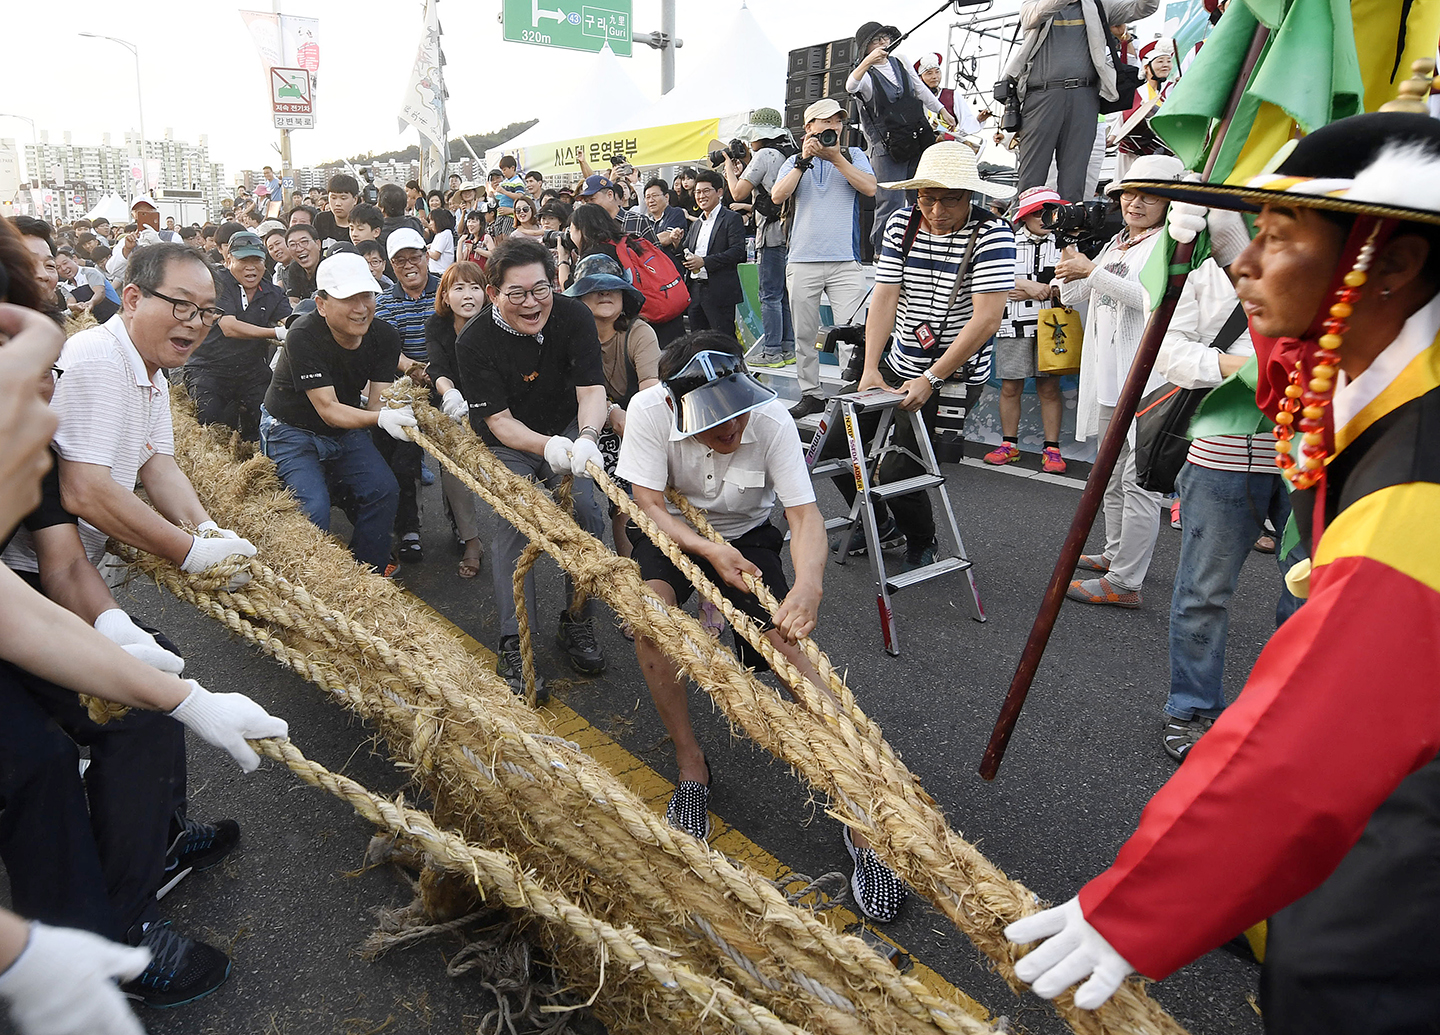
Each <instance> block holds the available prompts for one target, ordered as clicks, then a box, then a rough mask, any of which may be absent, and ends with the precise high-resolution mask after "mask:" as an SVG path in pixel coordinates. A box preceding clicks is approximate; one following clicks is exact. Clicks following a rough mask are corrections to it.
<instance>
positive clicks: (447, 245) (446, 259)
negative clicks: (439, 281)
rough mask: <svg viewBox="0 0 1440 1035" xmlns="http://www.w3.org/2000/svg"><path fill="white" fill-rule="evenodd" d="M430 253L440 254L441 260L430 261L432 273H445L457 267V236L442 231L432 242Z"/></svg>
mask: <svg viewBox="0 0 1440 1035" xmlns="http://www.w3.org/2000/svg"><path fill="white" fill-rule="evenodd" d="M429 251H432V252H439V253H440V258H438V259H435V258H432V259H431V260H430V272H431V273H444V272H445V271H446V270H448V269H449V268H450V267H451V266H453V265H455V235H454V234H453V233H451V232H450V231H449V230H441V231H440V232H439V233H438V234H436V235H435V240H433V241H431V242H430V248H429Z"/></svg>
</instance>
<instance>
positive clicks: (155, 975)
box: [120, 923, 230, 1009]
mask: <svg viewBox="0 0 1440 1035" xmlns="http://www.w3.org/2000/svg"><path fill="white" fill-rule="evenodd" d="M136 944H137V945H139V946H141V947H142V948H146V949H149V950H150V953H151V959H150V965H149V966H148V967H146V968H145V971H144V973H142V974H141V975H140V976H139V977H137V978H135V979H134V980H133V981H127V982H125V984H123V985H121V986H120V991H122V992H124V993H125V995H126V997H128V998H130V999H138V1000H139V1001H140V1002H142V1003H144V1004H145V1005H146V1006H154V1007H157V1008H160V1009H164V1008H166V1007H170V1006H184V1005H185V1004H186V1003H193V1002H194V1001H195V1000H197V999H200V998H203V997H204V996H207V995H209V994H210V993H211V992H213V991H215V989H217V988H219V987H220V986H221V985H223V984H224V983H225V979H226V978H227V977H229V976H230V957H229V956H226V955H225V954H224V953H223V952H221V951H220V950H219V949H217V948H215V946H213V945H207V944H206V943H205V942H201V941H196V940H195V939H194V938H187V937H185V935H183V934H178V933H176V931H175V930H174V928H172V927H171V926H170V925H169V924H160V923H153V924H151V925H150V926H149V927H148V928H147V929H146V930H145V933H144V934H143V935H141V936H140V939H139V941H138V942H136Z"/></svg>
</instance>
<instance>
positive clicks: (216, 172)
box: [25, 129, 226, 221]
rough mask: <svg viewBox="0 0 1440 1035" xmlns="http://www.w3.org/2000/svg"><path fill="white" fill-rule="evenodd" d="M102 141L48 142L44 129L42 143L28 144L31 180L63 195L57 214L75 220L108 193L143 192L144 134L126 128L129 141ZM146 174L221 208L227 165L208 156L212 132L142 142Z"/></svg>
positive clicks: (67, 136) (128, 194)
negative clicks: (191, 139)
mask: <svg viewBox="0 0 1440 1035" xmlns="http://www.w3.org/2000/svg"><path fill="white" fill-rule="evenodd" d="M103 140H104V142H103V143H101V144H100V145H99V146H83V145H81V146H77V145H75V144H72V143H71V142H70V134H69V133H68V132H67V133H66V134H65V135H64V143H63V144H52V143H50V135H49V133H47V132H45V131H43V130H42V131H41V133H40V142H39V143H38V144H26V145H25V167H26V170H27V172H28V175H29V176H30V178H31V179H32V180H38V181H39V182H40V185H41V186H44V187H51V188H54V189H55V195H56V197H57V199H61V200H59V201H58V202H57V203H58V205H59V207H58V210H57V211H56V212H55V218H57V219H61V220H66V221H68V220H70V219H75V218H77V217H79V216H81V215H83V214H84V212H85V211H86V210H87V209H88V207H89V206H91V205H94V204H95V203H96V202H97V201H99V199H100V198H101V197H102V196H103V195H105V194H110V193H115V194H119V195H120V196H121V197H123V198H125V199H126V200H129V199H131V198H133V197H134V196H135V195H137V194H139V193H140V168H139V165H138V160H139V158H140V149H141V148H140V135H139V134H138V133H126V134H125V143H124V144H123V145H122V146H115V145H112V144H111V143H110V135H109V134H108V133H107V134H105V135H104V138H103ZM144 150H145V156H144V157H145V162H146V172H147V174H148V175H147V179H148V180H149V181H150V183H151V184H152V185H154V187H155V188H156V189H158V190H159V191H161V192H163V191H166V190H174V191H199V192H200V194H201V196H202V197H203V198H204V200H205V205H206V208H207V210H209V211H210V212H212V213H214V212H218V211H219V209H220V199H221V198H222V197H224V196H225V193H226V190H225V166H224V165H223V163H220V162H212V161H210V142H209V138H208V136H206V135H205V134H201V136H200V143H199V144H198V145H191V144H188V143H186V142H185V141H183V140H176V139H175V138H174V133H173V131H172V130H170V129H166V130H165V133H164V135H163V136H162V137H159V138H155V137H150V138H147V139H146V140H145V142H144Z"/></svg>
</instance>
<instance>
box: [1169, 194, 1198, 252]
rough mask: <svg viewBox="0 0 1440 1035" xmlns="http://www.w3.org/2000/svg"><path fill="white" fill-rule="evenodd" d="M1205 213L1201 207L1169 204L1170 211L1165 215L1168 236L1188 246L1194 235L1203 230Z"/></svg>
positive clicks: (1178, 203)
mask: <svg viewBox="0 0 1440 1035" xmlns="http://www.w3.org/2000/svg"><path fill="white" fill-rule="evenodd" d="M1206 211H1207V210H1206V208H1205V206H1203V205H1191V204H1189V203H1188V202H1184V201H1172V202H1170V209H1169V211H1167V212H1166V213H1165V222H1166V224H1167V226H1168V227H1169V229H1170V236H1171V237H1173V238H1174V239H1175V240H1176V241H1178V242H1180V243H1181V244H1189V243H1190V242H1191V241H1193V240H1195V235H1196V234H1198V233H1199V232H1200V231H1201V230H1204V229H1205V212H1206Z"/></svg>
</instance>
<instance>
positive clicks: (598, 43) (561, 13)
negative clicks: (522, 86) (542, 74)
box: [501, 0, 634, 57]
mask: <svg viewBox="0 0 1440 1035" xmlns="http://www.w3.org/2000/svg"><path fill="white" fill-rule="evenodd" d="M501 10H502V15H503V22H504V26H505V30H504V38H505V39H506V40H508V41H509V42H511V43H534V44H538V45H539V46H542V47H560V48H562V49H564V50H588V51H590V52H591V53H599V52H600V50H601V48H602V47H604V46H605V45H606V44H609V46H610V50H611V51H612V52H613V53H614V54H615V55H616V56H617V57H629V56H630V42H631V40H630V36H631V31H632V29H633V28H634V25H633V19H632V17H631V3H630V0H504V6H503V7H502V9H501Z"/></svg>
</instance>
